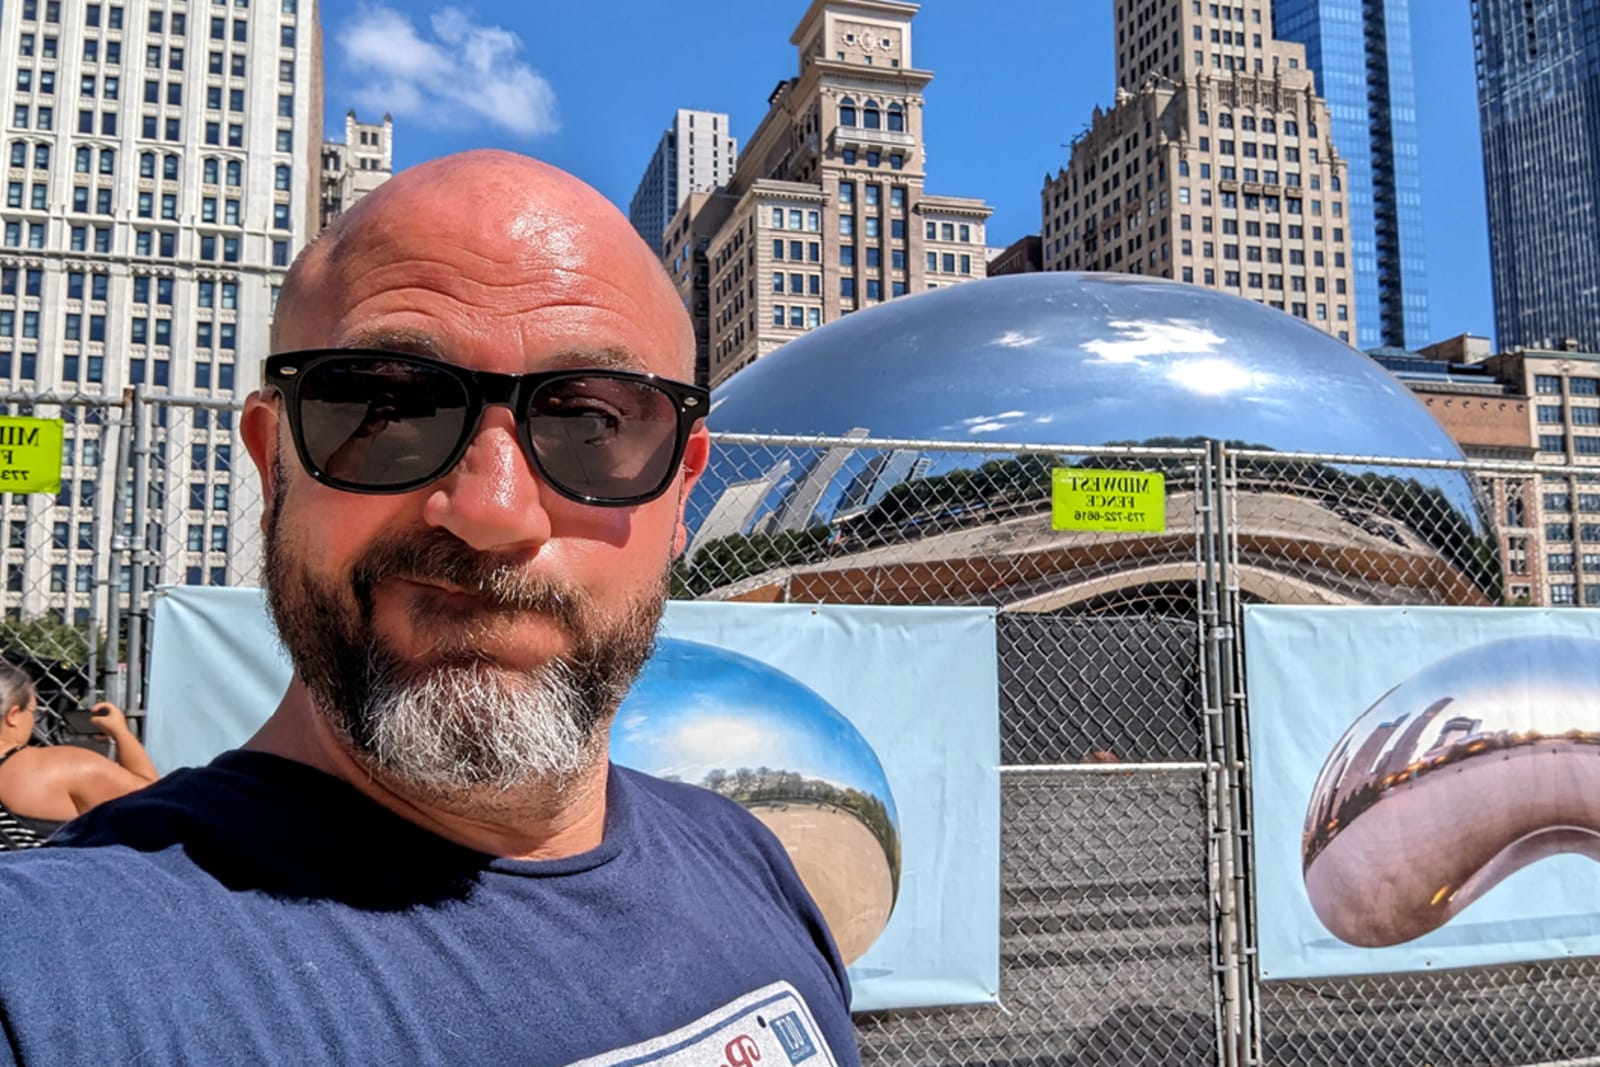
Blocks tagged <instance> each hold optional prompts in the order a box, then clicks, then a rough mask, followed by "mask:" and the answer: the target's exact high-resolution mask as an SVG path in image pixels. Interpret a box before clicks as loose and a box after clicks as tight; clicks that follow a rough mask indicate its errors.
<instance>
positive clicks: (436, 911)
mask: <svg viewBox="0 0 1600 1067" xmlns="http://www.w3.org/2000/svg"><path fill="white" fill-rule="evenodd" d="M606 801H607V808H606V821H605V835H604V840H603V841H602V843H601V844H600V845H599V847H597V848H595V849H593V850H592V851H589V852H586V853H583V854H581V855H578V856H573V857H569V858H566V859H559V860H547V861H526V860H508V859H500V858H495V857H490V856H486V855H484V854H482V853H479V852H474V851H471V850H468V849H464V848H461V847H460V846H457V845H454V844H452V843H450V842H448V841H445V840H444V839H442V838H440V837H437V836H436V835H434V834H431V833H429V832H427V831H425V830H423V829H422V828H420V827H418V826H415V825H413V824H411V823H409V822H406V821H405V820H403V819H401V818H399V817H397V816H395V815H393V814H392V813H390V812H388V811H387V810H385V809H384V808H382V807H381V806H379V805H377V804H376V803H373V802H372V801H370V800H368V799H367V798H366V797H364V796H362V795H361V794H360V793H359V792H357V791H356V790H354V789H353V788H351V787H350V786H348V785H346V784H345V783H343V782H341V781H338V780H337V779H335V778H332V777H330V776H328V775H325V774H323V773H322V772H320V771H317V770H315V769H313V768H310V767H307V766H304V765H302V764H299V763H294V762H291V761H289V760H285V759H280V758H278V757H275V756H269V755H265V754H262V753H255V752H230V753H227V754H224V755H223V756H221V757H219V758H218V759H217V760H216V761H215V762H214V763H212V764H211V765H210V766H209V767H205V768H200V769H196V770H186V771H179V772H177V773H175V774H172V775H169V776H168V777H167V778H165V779H163V780H161V781H160V782H157V783H156V784H154V785H152V786H150V787H149V788H147V789H145V790H142V791H141V792H139V793H136V794H133V795H132V796H129V797H126V798H123V799H122V800H119V801H114V802H112V803H110V804H106V805H102V806H101V807H99V808H97V809H95V810H94V811H93V812H91V813H89V815H87V816H85V817H84V818H82V819H80V820H78V821H77V822H76V823H74V824H73V825H72V826H71V827H69V828H68V829H67V830H66V831H65V832H64V833H63V834H62V835H61V836H60V837H58V838H57V846H58V847H51V848H44V849H35V850H31V851H29V852H25V853H23V852H18V853H7V854H5V855H4V856H0V931H3V933H0V1038H3V1040H0V1062H4V1061H5V1060H6V1059H10V1058H15V1059H16V1060H18V1061H20V1062H23V1063H30V1064H39V1063H90V1062H96V1063H135V1062H137V1063H161V1064H167V1063H292V1064H295V1065H296V1067H309V1065H311V1064H320V1063H338V1064H359V1063H382V1064H411V1063H416V1064H450V1065H458V1064H475V1063H495V1064H497V1065H508V1064H546V1063H549V1064H557V1063H560V1064H565V1063H570V1062H573V1061H577V1060H583V1059H587V1058H591V1057H595V1058H597V1062H600V1063H608V1064H624V1063H627V1064H633V1063H651V1064H657V1063H660V1064H677V1063H685V1064H687V1063H691V1062H693V1063H706V1064H712V1063H718V1064H732V1065H734V1067H740V1065H741V1064H742V1065H744V1067H748V1065H750V1064H753V1063H756V1062H758V1061H759V1063H760V1065H761V1067H787V1065H788V1064H799V1063H804V1064H806V1065H807V1067H821V1065H824V1064H828V1063H840V1064H855V1063H857V1052H856V1047H855V1037H854V1030H853V1028H852V1026H851V1022H850V1015H849V1009H848V1003H849V993H848V986H847V982H846V979H845V974H844V967H843V964H842V963H841V962H840V960H839V956H838V952H837V951H836V949H835V948H834V945H833V942H832V940H831V938H830V937H829V935H828V932H827V928H826V926H825V925H824V924H823V921H822V918H821V915H820V913H819V912H818V910H817V908H816V906H815V904H814V903H813V902H812V901H811V898H810V897H809V896H808V895H807V893H806V891H805V889H804V887H803V886H802V885H801V883H800V881H799V879H798V877H797V876H796V875H795V873H794V869H793V867H792V866H791V865H790V863H789V860H788V856H787V855H786V854H785V853H784V850H783V846H782V845H781V844H780V843H779V842H778V841H777V839H776V838H774V837H773V836H772V835H771V833H769V832H768V831H767V830H766V828H765V827H763V826H761V824H760V823H758V822H757V821H756V820H755V819H754V817H752V816H751V815H749V813H747V812H745V811H744V810H743V809H741V808H739V807H738V805H736V804H734V803H732V802H731V801H728V800H726V799H724V798H722V797H718V796H716V795H714V794H712V793H710V792H707V791H705V790H702V789H697V788H694V787H691V786H685V785H681V784H677V783H671V782H663V781H660V780H657V779H654V778H650V777H647V776H645V775H641V774H637V773H635V772H633V771H629V770H626V769H624V768H619V767H615V766H613V767H612V768H611V772H610V775H609V783H608V786H607V791H606Z"/></svg>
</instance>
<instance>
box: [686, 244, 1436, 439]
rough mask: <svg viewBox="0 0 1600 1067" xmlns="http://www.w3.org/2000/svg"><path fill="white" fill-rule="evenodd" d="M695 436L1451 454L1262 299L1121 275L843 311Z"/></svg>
mask: <svg viewBox="0 0 1600 1067" xmlns="http://www.w3.org/2000/svg"><path fill="white" fill-rule="evenodd" d="M710 427H711V429H713V430H720V431H724V432H729V433H794V434H801V433H804V434H819V435H827V436H843V435H844V434H846V433H848V432H849V431H851V430H854V429H858V428H859V429H863V430H865V431H867V432H868V433H869V434H871V435H872V436H873V437H915V438H925V439H933V438H937V439H943V440H955V441H971V442H972V443H973V445H974V446H975V447H982V445H983V444H984V443H985V442H993V441H1007V442H1020V443H1029V444H1059V443H1067V444H1091V445H1093V444H1105V443H1108V442H1112V441H1121V442H1125V443H1137V442H1148V441H1151V440H1155V439H1163V438H1186V437H1215V438H1219V439H1224V440H1240V441H1248V442H1252V443H1259V444H1261V445H1262V446H1263V447H1266V448H1272V449H1276V450H1278V451H1306V452H1341V453H1353V454H1360V455H1380V456H1404V457H1407V458H1427V459H1454V458H1459V456H1460V451H1459V450H1458V449H1457V448H1456V445H1455V443H1454V442H1453V441H1452V440H1451V439H1450V437H1449V435H1448V434H1446V433H1445V432H1444V430H1443V429H1442V428H1441V427H1440V426H1439V424H1438V423H1437V422H1436V421H1435V420H1434V418H1433V417H1432V416H1431V415H1429V414H1428V412H1427V410H1426V409H1425V408H1424V407H1423V406H1422V405H1421V404H1420V403H1419V402H1418V401H1417V400H1416V399H1415V398H1414V397H1413V396H1412V395H1411V394H1410V393H1409V392H1408V391H1407V390H1406V388H1405V387H1404V386H1402V385H1400V384H1399V383H1398V382H1397V381H1395V380H1394V378H1393V377H1391V376H1390V375H1389V374H1388V373H1387V372H1386V371H1384V370H1383V369H1382V368H1380V367H1379V366H1378V365H1377V364H1375V363H1373V362H1372V361H1371V360H1370V359H1368V358H1367V357H1366V356H1365V355H1363V354H1362V353H1360V352H1358V351H1356V350H1355V349H1353V348H1351V347H1350V346H1348V345H1346V344H1344V343H1343V342H1341V341H1339V340H1337V339H1336V338H1333V337H1330V336H1329V335H1327V334H1325V333H1323V332H1322V331H1320V330H1318V329H1316V328H1315V327H1313V326H1311V325H1310V324H1308V323H1306V322H1303V321H1301V320H1299V319H1297V318H1294V317H1293V316H1291V315H1286V314H1284V313H1283V312H1281V311H1277V310H1274V309H1272V308H1269V307H1267V306H1266V305H1264V304H1258V303H1255V302H1254V301H1250V300H1245V299H1243V298H1241V297H1236V296H1230V295H1228V294H1226V293H1219V292H1215V291H1213V290H1210V289H1203V288H1200V287H1199V286H1194V285H1184V284H1181V283H1178V282H1171V281H1166V280H1163V279H1158V278H1144V277H1139V276H1135V275H1127V274H1073V273H1055V272H1052V273H1042V274H1021V275H1008V276H1005V277H1000V278H989V279H986V280H984V281H980V282H969V283H965V284H962V285H955V286H950V287H948V288H944V289H936V290H934V291H932V292H929V293H923V294H919V295H916V296H911V297H904V298H901V299H897V300H891V301H889V302H888V303H885V304H880V305H877V306H875V307H872V308H870V309H868V310H865V311H858V312H855V313H854V314H851V315H846V316H845V317H843V318H841V319H839V320H837V321H835V322H832V323H829V324H828V325H826V326H824V327H822V328H821V329H817V330H813V331H811V332H810V333H807V334H805V335H804V336H802V337H800V338H797V339H796V340H794V341H791V342H789V343H788V344H786V345H784V346H783V347H782V348H780V349H778V350H777V351H776V352H773V353H772V354H771V355H768V356H765V357H763V358H762V359H760V360H757V361H756V362H755V363H754V364H752V365H751V366H749V367H747V368H745V369H744V370H742V371H740V372H739V373H738V374H735V375H734V376H733V377H732V378H730V379H728V381H727V382H726V383H724V384H723V385H722V386H720V387H719V388H718V389H717V390H716V391H715V393H714V394H713V396H712V414H711V419H710Z"/></svg>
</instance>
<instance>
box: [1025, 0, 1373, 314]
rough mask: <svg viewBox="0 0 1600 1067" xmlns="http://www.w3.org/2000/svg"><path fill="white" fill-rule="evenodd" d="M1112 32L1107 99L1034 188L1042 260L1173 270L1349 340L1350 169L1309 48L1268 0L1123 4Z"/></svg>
mask: <svg viewBox="0 0 1600 1067" xmlns="http://www.w3.org/2000/svg"><path fill="white" fill-rule="evenodd" d="M1107 2H1115V0H1107ZM1115 30H1116V44H1117V96H1116V103H1115V105H1114V106H1113V107H1112V108H1111V109H1110V110H1109V111H1105V110H1102V109H1100V108H1096V109H1095V111H1094V115H1093V118H1092V120H1091V123H1090V126H1089V128H1088V130H1086V131H1085V132H1084V133H1083V134H1082V135H1080V136H1079V137H1078V138H1077V139H1076V140H1074V142H1073V145H1072V155H1071V157H1070V159H1069V160H1068V163H1067V166H1066V167H1065V169H1063V170H1061V171H1059V172H1058V173H1057V174H1056V175H1055V176H1054V177H1051V176H1048V175H1047V176H1046V178H1045V183H1044V188H1043V190H1042V192H1041V194H1040V196H1041V214H1042V223H1043V224H1042V228H1041V233H1040V236H1041V239H1042V241H1043V246H1044V247H1043V255H1044V268H1045V269H1046V270H1105V271H1124V272H1128V273H1135V274H1150V275H1155V276H1157V277H1162V278H1176V279H1178V280H1180V281H1185V282H1192V283H1194V284H1196V285H1203V286H1206V287H1207V288H1210V289H1221V290H1223V291H1225V292H1230V293H1237V294H1238V295H1240V296H1244V297H1248V298H1249V299H1251V300H1256V301H1260V302H1261V303H1264V304H1268V305H1270V306H1272V307H1275V308H1278V309H1279V310H1281V311H1287V312H1289V313H1290V314H1292V315H1295V316H1297V317H1299V318H1302V319H1305V320H1306V321H1308V322H1310V323H1311V324H1312V325H1313V326H1316V327H1317V328H1318V329H1321V330H1325V331H1327V332H1328V333H1331V334H1333V335H1334V336H1335V337H1338V338H1339V339H1340V340H1342V341H1350V342H1353V341H1354V340H1355V337H1356V330H1357V329H1358V328H1359V322H1360V319H1359V315H1358V309H1357V308H1356V304H1355V300H1354V294H1353V292H1352V286H1351V270H1350V262H1349V251H1350V234H1349V221H1350V220H1349V218H1348V217H1347V215H1346V212H1345V189H1344V183H1345V181H1346V180H1347V169H1346V167H1345V162H1344V159H1343V158H1342V157H1341V156H1340V154H1339V152H1338V151H1337V146H1336V145H1335V144H1334V143H1333V140H1332V138H1331V137H1330V136H1329V125H1330V124H1329V121H1328V109H1327V106H1326V105H1325V104H1324V103H1323V101H1322V99H1321V98H1320V97H1319V96H1317V93H1316V87H1315V85H1314V83H1313V78H1312V75H1311V71H1310V70H1309V69H1307V67H1306V63H1305V49H1304V48H1303V47H1302V46H1301V45H1298V44H1295V43H1292V42H1285V41H1280V40H1278V39H1277V38H1276V37H1274V36H1273V26H1272V9H1271V6H1270V4H1269V3H1268V2H1267V0H1252V2H1251V3H1250V4H1249V5H1248V6H1247V7H1235V6H1232V5H1219V4H1214V3H1209V2H1205V0H1154V2H1151V3H1143V4H1137V5H1130V4H1125V3H1120V2H1117V3H1116V20H1115Z"/></svg>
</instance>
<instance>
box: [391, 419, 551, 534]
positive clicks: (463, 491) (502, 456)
mask: <svg viewBox="0 0 1600 1067" xmlns="http://www.w3.org/2000/svg"><path fill="white" fill-rule="evenodd" d="M552 492H554V491H553V490H552V489H550V487H549V486H547V485H545V484H544V483H543V482H541V481H540V480H539V477H538V475H536V474H535V473H534V471H533V468H532V466H531V465H530V464H529V462H528V457H527V455H526V454H525V453H524V452H523V450H522V443H521V441H519V440H518V438H517V428H516V424H515V423H514V422H513V420H512V418H511V413H510V411H508V410H507V409H506V408H503V407H490V408H489V409H487V410H486V411H485V412H484V414H483V420H482V421H481V422H480V423H479V425H478V428H477V430H476V432H475V433H474V434H473V437H472V443H471V444H469V445H468V446H467V451H466V454H465V455H463V456H462V457H461V461H460V462H459V463H457V464H456V466H455V469H454V470H452V471H451V472H450V473H449V474H447V475H445V476H444V478H442V479H440V480H439V481H438V482H436V483H434V484H433V485H432V486H430V487H429V490H428V493H429V495H428V499H427V502H426V503H425V504H424V506H423V519H424V521H426V522H427V523H428V524H429V525H432V526H438V527H440V528H441V529H444V530H447V531H449V532H450V533H452V534H454V535H455V536H456V537H458V538H460V539H461V540H462V541H463V542H465V543H466V544H468V545H470V546H472V547H473V548H475V549H478V550H479V551H491V550H495V549H500V550H513V549H528V548H534V549H537V548H538V547H539V546H540V545H542V544H544V543H545V542H546V541H548V540H549V539H550V515H549V513H548V512H547V511H546V510H545V503H546V501H547V499H548V497H547V496H546V494H549V493H552Z"/></svg>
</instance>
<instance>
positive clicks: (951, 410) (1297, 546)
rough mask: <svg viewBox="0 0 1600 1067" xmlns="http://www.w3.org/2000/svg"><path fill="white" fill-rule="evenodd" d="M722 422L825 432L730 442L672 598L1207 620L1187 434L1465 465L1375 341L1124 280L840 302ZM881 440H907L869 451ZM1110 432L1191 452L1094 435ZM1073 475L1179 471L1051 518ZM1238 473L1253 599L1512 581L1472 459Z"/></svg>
mask: <svg viewBox="0 0 1600 1067" xmlns="http://www.w3.org/2000/svg"><path fill="white" fill-rule="evenodd" d="M709 425H710V428H711V429H712V431H713V432H714V433H721V434H738V435H745V434H761V435H794V436H814V437H822V438H830V439H834V440H833V442H831V443H829V444H827V445H825V446H823V445H816V446H806V445H805V444H804V443H801V444H799V445H788V446H784V447H774V446H771V445H766V444H748V443H745V444H741V443H721V444H718V445H717V446H715V447H714V449H713V457H712V463H711V467H710V469H709V470H708V471H707V473H706V475H705V477H704V478H703V479H702V480H701V483H700V485H699V486H697V487H696V490H695V492H694V494H693V496H692V497H691V500H690V504H689V520H690V529H691V541H690V544H689V548H688V552H687V553H686V555H685V557H684V559H683V560H682V561H681V562H680V564H679V565H678V567H677V568H676V570H675V572H674V591H675V593H676V594H677V595H687V596H696V597H712V598H717V599H727V600H763V601H772V600H779V601H790V602H806V601H829V602H834V603H878V604H895V603H921V604H937V603H981V604H992V605H995V606H997V607H999V608H1001V609H1002V610H1004V611H1015V612H1036V613H1037V612H1058V611H1064V612H1073V613H1118V612H1126V611H1128V610H1130V609H1133V610H1158V611H1169V612H1172V613H1177V614H1182V615H1192V614H1193V610H1194V608H1193V598H1194V574H1195V568H1194V558H1195V538H1196V535H1197V529H1196V526H1197V520H1196V504H1197V500H1196V493H1197V491H1198V489H1197V485H1198V469H1197V464H1196V462H1195V460H1194V458H1193V455H1194V453H1193V451H1192V450H1193V449H1195V448H1197V447H1199V446H1201V445H1203V443H1204V442H1205V441H1206V440H1218V441H1225V442H1229V443H1231V444H1233V445H1237V446H1240V447H1247V448H1249V449H1252V450H1262V451H1271V452H1279V453H1284V452H1295V453H1315V454H1317V455H1329V456H1352V455H1354V456H1381V457H1385V458H1397V459H1409V460H1457V461H1459V460H1461V459H1462V454H1461V452H1460V450H1459V448H1458V447H1457V445H1456V444H1455V442H1454V441H1453V440H1452V439H1451V438H1450V436H1449V435H1448V434H1447V433H1446V432H1445V430H1444V429H1443V428H1442V427H1441V426H1440V425H1439V424H1438V422H1437V421H1436V420H1435V419H1434V418H1433V416H1432V415H1430V414H1429V413H1428V411H1427V409H1426V408H1425V407H1424V406H1423V405H1422V404H1421V403H1420V402H1419V401H1418V400H1417V399H1416V398H1415V397H1413V396H1412V395H1411V394H1410V392H1409V391H1408V390H1407V389H1405V388H1404V387H1403V386H1402V385H1400V384H1399V383H1398V382H1397V381H1396V380H1395V379H1394V378H1393V377H1391V376H1390V375H1389V374H1388V373H1387V372H1386V371H1384V370H1383V369H1381V368H1380V367H1379V366H1378V365H1377V364H1375V363H1374V362H1373V361H1372V360H1371V359H1369V358H1368V357H1367V356H1365V355H1364V354H1362V353H1361V352H1358V351H1356V350H1355V349H1353V348H1351V347H1349V346H1348V345H1346V344H1344V343H1343V342H1340V341H1338V340H1337V339H1335V338H1333V337H1330V336H1329V335H1327V334H1325V333H1323V332H1321V331H1320V330H1317V329H1316V328H1314V327H1312V326H1311V325H1310V324H1308V323H1306V322H1303V321H1301V320H1299V319H1296V318H1294V317H1292V316H1289V315H1286V314H1284V313H1283V312H1281V311H1277V310H1274V309H1272V308H1269V307H1267V306H1265V305H1262V304H1258V303H1255V302H1253V301H1249V300H1245V299H1242V298H1239V297H1234V296H1230V295H1228V294H1225V293H1219V292H1215V291H1212V290H1208V289H1203V288H1200V287H1197V286H1192V285H1183V284H1180V283H1176V282H1171V281H1166V280H1162V279H1153V278H1142V277H1136V276H1131V275H1099V274H1073V273H1042V274H1028V275H1014V276H1005V277H999V278H991V279H987V280H983V281H977V282H972V283H968V284H964V285H959V286H952V287H947V288H942V289H938V290H934V291H931V292H928V293H924V294H918V295H916V296H911V297H907V298H902V299H896V300H893V301H890V302H888V303H885V304H882V305H878V306H875V307H872V308H869V309H866V310H864V311H860V312H856V313H853V314H851V315H847V316H844V317H843V318H840V319H838V320H836V321H834V322H832V323H829V324H827V325H825V326H823V327H821V328H819V329H817V330H813V331H811V332H809V333H807V334H805V335H804V336H802V337H800V338H798V339H796V340H794V341H791V342H789V343H787V344H785V345H783V346H782V347H781V348H779V349H777V350H776V351H774V352H772V353H771V354H769V355H767V356H764V357H763V358H761V359H760V360H758V361H756V362H755V363H754V364H752V365H750V366H749V367H747V368H745V369H743V370H741V371H740V372H739V373H737V374H735V375H734V376H733V377H731V378H730V379H728V380H727V381H726V382H725V383H723V384H722V385H720V386H719V387H718V388H717V389H716V390H715V391H714V394H713V401H712V411H711V415H710V418H709ZM869 439H873V440H883V441H886V442H892V443H890V444H886V445H884V446H881V447H879V446H872V447H865V446H862V445H858V444H856V442H860V441H866V440H869ZM1018 445H1021V446H1056V445H1061V446H1080V447H1078V448H1076V449H1072V450H1069V449H1063V450H1062V451H1061V452H1060V453H1059V454H1056V453H1052V452H1050V450H1049V449H1048V448H1047V449H1044V450H1043V451H1042V453H1041V452H1018V451H1016V450H1015V449H1014V448H1012V447H1010V446H1018ZM1110 445H1139V446H1151V447H1162V446H1167V447H1171V446H1177V447H1181V448H1188V449H1190V450H1191V451H1190V454H1189V455H1188V456H1178V455H1176V454H1175V455H1172V456H1169V457H1165V458H1163V457H1161V456H1159V455H1155V454H1150V455H1144V456H1140V455H1128V454H1125V453H1113V452H1107V453H1098V454H1097V453H1096V452H1095V451H1094V449H1095V448H1096V447H1102V446H1110ZM1072 467H1083V468H1094V469H1105V468H1113V469H1136V470H1144V471H1159V472H1161V473H1163V474H1164V475H1165V477H1166V486H1167V496H1166V509H1167V514H1166V523H1165V529H1164V530H1162V531H1160V532H1148V533H1140V534H1136V535H1130V534H1105V533H1097V532H1086V531H1061V530H1053V529H1052V528H1051V522H1050V506H1051V471H1052V470H1053V469H1057V468H1072ZM1234 473H1235V474H1236V479H1235V484H1236V486H1237V490H1236V494H1235V507H1234V510H1233V512H1232V518H1233V521H1234V528H1235V529H1236V530H1237V531H1238V534H1239V539H1238V544H1239V550H1238V551H1239V559H1238V568H1237V572H1236V575H1235V577H1237V579H1238V582H1239V585H1240V589H1241V593H1242V595H1243V596H1244V598H1245V599H1246V600H1248V601H1251V602H1264V603H1307V604H1353V603H1410V604H1460V605H1471V604H1491V603H1497V602H1498V601H1499V599H1500V595H1501V594H1500V567H1499V551H1498V549H1497V546H1496V545H1495V543H1494V540H1493V537H1492V535H1491V534H1490V532H1489V527H1488V525H1487V523H1486V522H1485V520H1484V516H1483V512H1482V510H1481V508H1480V503H1479V498H1478V494H1477V493H1476V492H1475V489H1474V486H1473V484H1472V482H1471V480H1470V479H1469V478H1468V476H1467V475H1466V474H1465V472H1463V471H1461V470H1458V469H1439V468H1434V469H1428V468H1422V467H1403V466H1389V467H1377V466H1374V465H1372V464H1362V463H1359V462H1356V463H1352V462H1348V461H1343V462H1334V461H1322V460H1315V459H1306V458H1303V457H1286V458H1284V459H1274V458H1271V457H1262V456H1261V455H1260V453H1259V452H1253V453H1252V455H1251V457H1250V458H1246V459H1240V460H1239V461H1238V467H1237V469H1236V471H1235V472H1234ZM1113 541H1114V542H1115V543H1116V544H1117V546H1118V548H1117V552H1116V554H1115V558H1114V559H1113V558H1111V557H1110V556H1109V555H1108V552H1107V547H1106V546H1107V544H1108V543H1110V542H1113Z"/></svg>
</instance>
